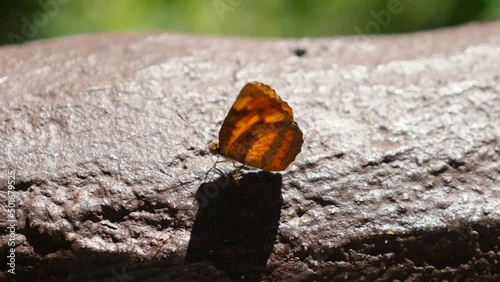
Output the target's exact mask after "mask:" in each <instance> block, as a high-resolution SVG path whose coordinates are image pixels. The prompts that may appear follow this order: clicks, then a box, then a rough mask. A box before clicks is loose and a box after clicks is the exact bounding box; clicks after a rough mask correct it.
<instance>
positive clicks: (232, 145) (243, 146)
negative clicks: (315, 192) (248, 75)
mask: <svg viewBox="0 0 500 282" xmlns="http://www.w3.org/2000/svg"><path fill="white" fill-rule="evenodd" d="M302 136H303V135H302V131H300V129H299V126H298V125H297V123H295V122H294V120H293V113H292V109H291V108H290V106H288V104H287V103H286V102H285V101H283V100H281V98H280V97H279V96H278V95H276V92H275V91H274V90H273V89H272V88H271V87H269V86H267V85H265V84H263V83H259V82H252V83H248V84H246V85H245V86H244V87H243V89H241V92H240V94H239V95H238V97H237V98H236V101H235V102H234V104H233V106H232V107H231V110H229V113H228V114H227V116H226V118H225V119H224V123H223V124H222V127H221V130H220V132H219V153H220V154H221V155H223V156H225V157H228V158H231V159H234V160H237V161H239V162H240V163H242V164H245V165H248V166H252V167H255V168H260V169H262V170H266V171H279V170H285V169H286V168H287V167H288V165H289V164H290V163H291V162H293V161H294V160H295V157H296V156H297V154H298V153H299V152H300V150H301V147H302V143H303V142H304V140H303V137H302Z"/></svg>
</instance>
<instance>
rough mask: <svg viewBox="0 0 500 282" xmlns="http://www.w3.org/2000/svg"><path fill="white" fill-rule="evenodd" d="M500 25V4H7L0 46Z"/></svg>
mask: <svg viewBox="0 0 500 282" xmlns="http://www.w3.org/2000/svg"><path fill="white" fill-rule="evenodd" d="M398 3H399V4H398ZM390 5H395V6H394V7H398V9H397V11H398V12H397V13H395V12H394V9H393V12H391V9H389V8H388V7H389V6H390ZM499 18H500V0H376V1H371V0H331V1H327V0H315V1H313V0H274V1H272V0H268V1H264V0H4V1H3V3H1V4H0V19H1V20H0V21H1V24H0V44H11V43H21V42H25V41H30V40H36V39H40V38H49V37H56V36H62V35H70V34H76V33H82V32H103V31H124V30H166V31H172V32H182V33H203V34H225V35H241V36H261V37H304V36H307V37H319V36H334V35H347V34H360V33H363V34H380V33H400V32H411V31H418V30H424V29H432V28H437V27H442V26H450V25H456V24H461V23H465V22H470V21H485V20H493V19H499Z"/></svg>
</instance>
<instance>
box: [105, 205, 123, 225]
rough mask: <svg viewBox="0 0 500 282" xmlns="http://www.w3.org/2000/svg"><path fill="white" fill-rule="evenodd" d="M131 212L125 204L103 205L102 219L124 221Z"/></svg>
mask: <svg viewBox="0 0 500 282" xmlns="http://www.w3.org/2000/svg"><path fill="white" fill-rule="evenodd" d="M128 214H129V211H128V210H127V209H126V208H125V207H123V206H116V207H111V206H102V219H103V220H105V219H107V220H109V221H110V222H122V221H123V220H124V219H125V217H126V216H127V215H128Z"/></svg>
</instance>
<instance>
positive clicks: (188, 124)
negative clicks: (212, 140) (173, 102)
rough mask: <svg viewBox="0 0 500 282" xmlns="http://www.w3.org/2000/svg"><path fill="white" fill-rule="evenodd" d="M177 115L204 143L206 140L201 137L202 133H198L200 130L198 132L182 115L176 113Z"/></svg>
mask: <svg viewBox="0 0 500 282" xmlns="http://www.w3.org/2000/svg"><path fill="white" fill-rule="evenodd" d="M175 114H176V115H177V116H178V117H180V118H181V119H182V120H183V121H184V122H185V123H186V124H187V126H189V128H191V130H193V131H194V132H195V133H196V134H197V135H198V136H200V138H201V140H202V141H203V140H204V139H205V138H204V137H203V135H201V133H200V132H198V130H196V129H195V128H194V127H193V126H191V124H190V123H189V122H188V121H187V120H186V119H185V118H184V117H183V116H181V114H180V113H179V112H175Z"/></svg>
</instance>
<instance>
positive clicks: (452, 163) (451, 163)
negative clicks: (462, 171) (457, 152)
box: [448, 159, 465, 169]
mask: <svg viewBox="0 0 500 282" xmlns="http://www.w3.org/2000/svg"><path fill="white" fill-rule="evenodd" d="M448 165H449V166H451V167H452V168H454V169H458V168H460V167H461V166H464V165H465V162H464V161H459V160H454V159H449V160H448Z"/></svg>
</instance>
